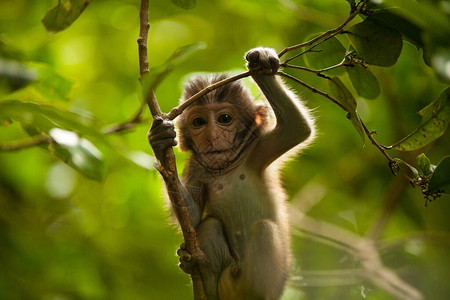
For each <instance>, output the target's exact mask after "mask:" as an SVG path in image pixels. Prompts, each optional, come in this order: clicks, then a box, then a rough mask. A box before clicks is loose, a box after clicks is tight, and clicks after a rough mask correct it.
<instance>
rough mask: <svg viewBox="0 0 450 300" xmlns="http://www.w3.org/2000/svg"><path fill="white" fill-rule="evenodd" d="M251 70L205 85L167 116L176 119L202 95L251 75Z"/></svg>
mask: <svg viewBox="0 0 450 300" xmlns="http://www.w3.org/2000/svg"><path fill="white" fill-rule="evenodd" d="M250 74H251V73H250V71H247V72H244V73H240V74H237V75H234V76H231V77H229V78H226V79H224V80H221V81H218V82H216V83H214V84H211V85H209V86H207V87H205V88H204V89H203V90H201V91H200V92H198V93H197V94H195V95H194V96H192V97H190V98H189V99H187V100H186V101H184V102H183V103H181V104H180V105H179V106H177V107H174V108H172V110H171V111H170V112H169V113H168V114H167V115H165V117H166V118H167V119H169V120H173V119H175V118H176V117H177V116H178V115H180V114H181V113H182V112H183V111H184V110H185V109H186V108H188V107H189V106H190V105H192V104H193V103H194V102H195V101H197V100H198V99H199V98H200V97H202V96H204V95H206V94H208V93H209V92H211V91H213V90H215V89H217V88H219V87H221V86H222V85H225V84H228V83H230V82H233V81H236V80H238V79H241V78H244V77H247V76H250Z"/></svg>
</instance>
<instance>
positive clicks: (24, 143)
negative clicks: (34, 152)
mask: <svg viewBox="0 0 450 300" xmlns="http://www.w3.org/2000/svg"><path fill="white" fill-rule="evenodd" d="M51 141H52V139H51V138H50V137H49V136H47V135H37V136H33V137H31V138H27V139H22V140H17V141H12V142H4V143H1V144H0V151H16V150H21V149H25V148H30V147H34V146H37V145H40V144H49V143H51Z"/></svg>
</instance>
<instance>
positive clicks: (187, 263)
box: [177, 243, 196, 274]
mask: <svg viewBox="0 0 450 300" xmlns="http://www.w3.org/2000/svg"><path fill="white" fill-rule="evenodd" d="M177 255H178V257H179V258H180V263H179V264H178V266H179V267H180V269H181V270H183V272H185V273H187V274H192V272H193V269H194V267H195V264H196V262H194V260H193V259H192V256H191V255H190V254H189V253H188V252H187V251H186V246H185V245H184V243H183V244H181V246H180V249H178V250H177Z"/></svg>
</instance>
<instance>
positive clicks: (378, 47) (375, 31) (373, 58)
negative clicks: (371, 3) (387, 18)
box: [347, 20, 403, 67]
mask: <svg viewBox="0 0 450 300" xmlns="http://www.w3.org/2000/svg"><path fill="white" fill-rule="evenodd" d="M347 37H348V40H349V41H350V44H351V45H352V46H353V47H354V48H355V50H356V51H357V52H358V54H359V55H360V56H361V57H362V58H363V59H364V60H365V61H366V62H367V63H369V64H371V65H375V66H381V67H389V66H392V65H393V64H395V63H396V62H397V59H398V57H399V56H400V53H401V51H402V45H403V42H402V37H401V35H400V33H399V32H398V31H396V30H394V29H392V28H390V27H387V26H383V25H381V24H378V23H375V22H372V21H368V20H366V21H364V22H361V23H358V24H356V25H354V26H352V27H350V28H349V29H348V31H347Z"/></svg>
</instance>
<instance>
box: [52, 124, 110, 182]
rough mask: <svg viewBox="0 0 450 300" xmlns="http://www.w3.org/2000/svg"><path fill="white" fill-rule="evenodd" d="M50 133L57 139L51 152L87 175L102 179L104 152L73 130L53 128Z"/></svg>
mask: <svg viewBox="0 0 450 300" xmlns="http://www.w3.org/2000/svg"><path fill="white" fill-rule="evenodd" d="M49 135H50V136H51V138H52V139H53V140H54V141H55V144H52V145H50V150H51V152H52V153H53V154H54V155H55V156H57V157H58V158H60V159H61V160H63V161H64V162H65V163H67V164H68V165H70V166H71V167H73V168H75V169H76V170H78V171H79V172H80V173H82V174H83V175H85V176H86V177H89V178H92V179H95V180H102V179H103V178H104V174H105V165H104V162H103V155H102V153H101V152H100V151H99V150H98V149H97V148H96V147H95V146H94V145H93V144H92V143H91V142H90V141H89V140H87V139H85V138H83V137H80V136H78V135H77V134H76V133H75V132H73V131H68V130H63V129H60V128H52V129H51V130H50V131H49Z"/></svg>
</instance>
